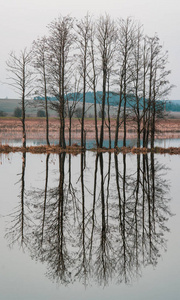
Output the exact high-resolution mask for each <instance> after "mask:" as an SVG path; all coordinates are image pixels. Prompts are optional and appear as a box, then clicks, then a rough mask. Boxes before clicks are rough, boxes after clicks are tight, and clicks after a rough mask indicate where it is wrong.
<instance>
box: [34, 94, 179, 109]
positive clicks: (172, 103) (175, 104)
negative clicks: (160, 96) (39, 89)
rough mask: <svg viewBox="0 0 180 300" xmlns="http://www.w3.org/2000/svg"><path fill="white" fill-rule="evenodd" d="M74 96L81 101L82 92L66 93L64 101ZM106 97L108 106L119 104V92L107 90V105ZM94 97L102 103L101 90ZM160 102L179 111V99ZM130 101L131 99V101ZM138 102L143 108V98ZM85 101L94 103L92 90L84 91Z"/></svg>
mask: <svg viewBox="0 0 180 300" xmlns="http://www.w3.org/2000/svg"><path fill="white" fill-rule="evenodd" d="M74 97H76V99H78V100H77V102H83V93H75V94H74V93H68V94H67V95H66V96H65V101H68V102H71V101H73V99H74ZM108 97H109V105H110V106H118V104H119V101H120V99H119V94H118V93H117V92H111V91H110V92H109V93H106V98H105V104H106V105H108ZM128 97H129V98H131V97H134V95H129V96H128ZM33 99H34V100H44V101H45V97H41V96H35V97H34V98H33ZM96 99H97V103H98V104H102V92H100V91H97V92H96ZM47 100H48V101H58V99H57V98H56V97H47ZM146 101H147V102H148V99H146ZM159 101H160V102H162V105H163V110H165V111H177V112H178V111H180V100H168V101H167V100H159ZM131 102H132V101H131ZM131 102H130V101H128V103H127V107H128V108H131ZM139 102H140V104H141V105H140V108H139V109H140V110H142V109H143V98H140V99H139ZM86 103H92V104H93V103H94V94H93V92H86ZM69 105H71V103H69ZM121 105H122V106H123V105H124V100H123V95H122V103H121Z"/></svg>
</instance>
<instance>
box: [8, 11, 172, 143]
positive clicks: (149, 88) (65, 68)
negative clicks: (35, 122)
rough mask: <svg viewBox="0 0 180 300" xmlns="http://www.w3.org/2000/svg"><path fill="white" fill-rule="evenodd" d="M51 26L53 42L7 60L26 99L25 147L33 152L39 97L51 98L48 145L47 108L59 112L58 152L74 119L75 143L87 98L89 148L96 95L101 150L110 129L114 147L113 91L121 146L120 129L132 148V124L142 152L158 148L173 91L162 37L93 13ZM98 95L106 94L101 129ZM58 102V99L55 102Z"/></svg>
mask: <svg viewBox="0 0 180 300" xmlns="http://www.w3.org/2000/svg"><path fill="white" fill-rule="evenodd" d="M47 27H48V30H49V33H48V36H43V37H41V38H38V39H37V40H35V41H34V42H33V43H32V48H31V49H30V50H27V49H26V48H25V49H24V50H22V51H21V52H20V54H19V55H16V54H15V53H14V52H12V53H11V54H10V56H9V60H8V61H7V67H8V71H9V74H10V75H9V80H10V81H9V84H10V85H11V86H12V87H13V88H15V90H16V91H17V92H18V94H19V95H20V97H21V106H22V117H21V120H22V129H23V146H24V147H26V126H25V119H26V105H27V98H28V97H29V96H30V95H32V94H33V95H34V96H37V97H41V99H43V98H44V99H45V101H44V100H42V101H38V102H39V105H41V107H44V108H45V111H46V140H47V144H48V145H49V144H50V142H49V119H48V109H49V108H51V109H54V110H55V111H56V112H57V113H58V116H59V122H60V131H59V146H60V147H63V148H66V141H65V116H68V118H69V145H71V128H72V126H73V124H72V122H73V120H72V118H73V115H74V113H75V111H76V109H77V104H78V102H79V101H80V99H81V102H82V114H81V118H80V119H79V120H80V123H81V147H85V137H86V132H85V129H84V118H85V103H86V102H87V93H88V92H89V91H91V92H92V93H93V100H94V103H93V107H94V129H95V137H96V146H97V148H99V147H100V148H102V147H103V140H104V128H105V126H107V128H108V132H109V147H110V148H111V118H110V105H112V101H111V100H112V99H111V95H112V94H113V93H114V95H116V97H118V101H117V104H116V105H117V114H116V128H115V141H114V146H115V147H117V144H118V136H119V128H120V127H122V128H123V132H124V137H123V146H126V131H127V130H126V126H127V122H128V121H129V120H132V119H133V120H134V122H135V124H136V125H135V126H136V132H137V147H140V139H141V138H142V140H143V147H147V145H148V143H149V141H150V142H151V147H152V148H154V138H155V129H156V119H157V117H158V116H161V117H162V116H163V114H162V112H163V110H164V102H163V101H162V100H161V99H165V98H166V97H167V95H168V93H169V91H170V90H171V89H172V87H173V86H172V85H171V84H170V83H169V80H168V75H169V74H170V71H169V70H167V63H168V53H167V51H164V50H163V47H162V45H161V44H160V40H159V38H158V36H157V34H155V35H154V36H153V37H148V36H146V35H145V34H144V32H143V26H142V25H141V24H139V22H137V21H135V20H133V19H132V18H127V19H122V18H119V19H117V20H114V19H112V18H111V17H110V16H109V15H107V14H105V15H101V16H100V17H99V18H97V19H94V18H93V17H92V16H90V15H89V14H87V15H86V16H85V17H84V18H83V19H81V20H76V19H74V18H72V17H70V16H65V17H63V16H60V17H59V18H57V19H55V20H53V21H52V22H51V23H50V24H49V25H48V26H47ZM98 90H100V91H102V92H101V95H100V100H101V101H100V105H101V114H100V118H101V126H100V129H99V130H98V126H97V118H98V117H97V105H98V104H99V99H98V97H97V91H98ZM112 91H113V92H112ZM80 95H81V97H79V96H80ZM52 97H54V98H56V99H57V101H48V99H51V98H52ZM160 100H161V101H160ZM106 106H107V108H106ZM129 107H130V108H131V110H129V109H128V108H129ZM106 111H107V114H106Z"/></svg>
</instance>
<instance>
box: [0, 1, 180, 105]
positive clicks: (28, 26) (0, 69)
mask: <svg viewBox="0 0 180 300" xmlns="http://www.w3.org/2000/svg"><path fill="white" fill-rule="evenodd" d="M87 12H89V13H90V14H93V15H94V16H95V17H97V16H99V15H101V14H104V13H107V14H109V15H110V16H111V17H112V18H115V19H116V18H119V17H123V18H127V17H129V16H130V17H133V18H134V19H135V20H138V21H139V22H140V23H141V24H143V25H144V33H145V34H147V35H149V36H153V35H154V34H155V33H157V34H158V36H159V38H160V42H161V43H162V44H163V45H164V50H168V52H169V64H168V69H170V70H171V71H172V74H171V76H170V77H169V79H170V81H171V83H172V84H174V85H176V87H175V88H174V89H173V91H172V92H171V94H170V95H169V99H172V100H180V74H179V67H180V1H179V0H108V1H107V0H89V1H87V0H63V1H62V0H0V39H1V46H0V98H4V97H8V98H11V97H14V96H15V93H14V91H12V90H11V88H10V87H9V86H7V85H5V84H2V82H6V78H7V76H8V75H7V72H6V63H5V62H6V61H7V59H8V55H9V53H10V52H11V51H12V50H13V51H15V52H16V53H17V54H18V52H19V51H20V50H22V49H24V48H25V47H29V46H30V45H31V43H32V41H33V40H35V39H36V38H37V37H41V36H42V35H45V34H46V33H47V28H46V26H47V25H48V24H49V23H50V22H51V21H53V20H54V19H55V18H57V17H58V16H59V15H62V16H66V15H67V14H70V15H71V16H72V17H76V18H78V19H81V18H83V17H84V16H85V15H86V13H87Z"/></svg>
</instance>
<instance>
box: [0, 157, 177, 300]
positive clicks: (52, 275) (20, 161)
mask: <svg viewBox="0 0 180 300" xmlns="http://www.w3.org/2000/svg"><path fill="white" fill-rule="evenodd" d="M179 165H180V156H176V155H174V156H170V155H160V154H156V155H153V154H148V155H133V154H127V155H123V154H119V155H114V154H108V153H106V154H101V155H96V154H95V153H92V152H86V154H85V155H77V156H72V155H64V154H62V155H56V154H50V155H44V154H42V155H36V154H30V153H27V154H26V155H25V154H24V155H23V154H21V153H15V154H9V155H5V154H1V156H0V191H1V199H0V299H3V300H16V299H17V300H21V299H23V300H24V299H25V300H32V299H33V300H34V299H38V300H41V299H42V300H49V299H54V300H57V299H63V300H64V299H68V300H71V299H73V300H79V299H98V300H99V299H100V300H101V299H128V300H136V299H137V300H141V299H143V300H144V299H146V300H154V299H156V300H160V299H163V300H166V299H167V300H169V299H172V300H178V299H180V285H179V283H180V272H179V271H180V255H179V251H180V238H179V228H180V200H179V195H180V184H179V174H180V172H179Z"/></svg>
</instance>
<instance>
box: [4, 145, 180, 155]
mask: <svg viewBox="0 0 180 300" xmlns="http://www.w3.org/2000/svg"><path fill="white" fill-rule="evenodd" d="M85 151H90V152H95V153H97V154H100V153H106V152H108V153H114V154H119V153H122V154H127V153H132V154H148V153H154V154H171V155H175V154H176V155H180V147H169V148H162V147H155V148H137V147H120V148H119V147H116V148H105V147H103V148H92V149H85V148H82V147H80V146H78V145H77V144H74V145H72V146H67V147H66V148H65V149H64V148H61V147H59V146H56V145H51V146H47V145H45V146H28V147H13V146H9V145H0V154H1V153H4V154H9V153H17V152H22V153H32V154H51V153H52V154H53V153H54V154H61V153H67V154H73V155H78V154H81V153H84V152H85Z"/></svg>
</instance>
